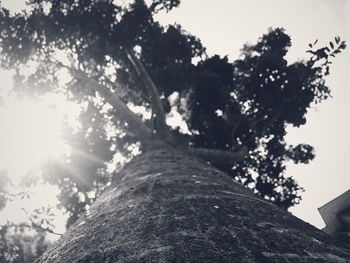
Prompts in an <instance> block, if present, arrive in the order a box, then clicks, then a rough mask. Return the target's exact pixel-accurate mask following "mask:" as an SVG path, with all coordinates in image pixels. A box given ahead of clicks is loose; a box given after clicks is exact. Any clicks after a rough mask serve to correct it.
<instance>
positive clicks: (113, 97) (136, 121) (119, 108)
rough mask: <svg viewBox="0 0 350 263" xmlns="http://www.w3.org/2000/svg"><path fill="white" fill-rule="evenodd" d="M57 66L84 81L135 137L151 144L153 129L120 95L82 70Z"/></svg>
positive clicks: (59, 63) (60, 64) (58, 63)
mask: <svg viewBox="0 0 350 263" xmlns="http://www.w3.org/2000/svg"><path fill="white" fill-rule="evenodd" d="M56 65H58V66H60V67H62V68H66V69H68V70H69V71H70V72H72V73H73V74H74V75H75V76H78V77H79V78H81V79H83V80H84V81H85V83H86V84H87V85H89V87H90V88H91V89H92V90H93V91H95V92H98V93H99V94H101V95H103V98H104V99H105V101H106V102H107V103H109V104H111V105H112V107H113V108H114V109H115V113H116V114H117V116H118V118H119V119H120V120H121V121H122V122H125V123H127V124H128V126H129V128H130V130H131V131H132V132H133V134H134V135H135V137H137V138H138V139H139V140H140V141H141V142H143V143H148V142H149V139H150V138H151V136H152V135H153V133H152V131H151V129H149V128H148V127H147V126H146V125H145V123H144V122H143V121H142V120H141V119H140V118H139V117H138V116H137V115H136V114H135V113H134V112H132V111H131V110H130V109H129V107H128V106H127V105H125V103H124V102H123V101H122V100H121V99H120V98H119V96H118V94H116V93H115V92H112V91H111V90H109V89H108V88H106V87H104V86H103V85H101V84H100V83H99V82H98V81H96V80H95V79H93V78H90V77H88V76H87V75H86V73H85V72H83V71H81V70H78V69H75V68H72V67H69V66H66V65H64V64H62V63H61V62H56Z"/></svg>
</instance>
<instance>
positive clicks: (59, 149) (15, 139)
mask: <svg viewBox="0 0 350 263" xmlns="http://www.w3.org/2000/svg"><path fill="white" fill-rule="evenodd" d="M46 101H47V100H46ZM65 106H66V105H64V104H62V102H61V105H60V107H57V106H56V107H52V106H51V107H49V105H47V103H44V102H43V101H39V102H33V101H30V100H21V101H14V100H10V101H7V102H6V104H5V105H2V107H1V108H0V121H1V129H0V168H1V169H6V170H8V172H9V174H10V177H11V178H12V179H14V178H13V177H15V178H20V177H22V176H23V175H25V174H26V173H27V172H28V171H29V170H30V169H32V168H36V167H38V166H39V165H40V164H42V163H43V162H44V161H47V160H58V159H60V158H62V157H64V156H66V155H68V154H69V147H68V146H67V145H66V144H65V143H64V142H63V140H62V139H61V137H62V134H61V133H62V129H61V123H62V121H63V118H64V117H65V116H66V115H67V114H68V112H64V111H63V110H61V111H59V110H58V109H60V108H61V109H64V108H65Z"/></svg>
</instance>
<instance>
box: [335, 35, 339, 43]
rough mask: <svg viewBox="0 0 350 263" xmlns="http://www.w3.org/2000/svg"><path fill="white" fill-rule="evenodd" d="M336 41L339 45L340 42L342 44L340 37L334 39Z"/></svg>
mask: <svg viewBox="0 0 350 263" xmlns="http://www.w3.org/2000/svg"><path fill="white" fill-rule="evenodd" d="M334 40H335V43H337V44H339V42H340V37H339V36H336V37H335V38H334Z"/></svg>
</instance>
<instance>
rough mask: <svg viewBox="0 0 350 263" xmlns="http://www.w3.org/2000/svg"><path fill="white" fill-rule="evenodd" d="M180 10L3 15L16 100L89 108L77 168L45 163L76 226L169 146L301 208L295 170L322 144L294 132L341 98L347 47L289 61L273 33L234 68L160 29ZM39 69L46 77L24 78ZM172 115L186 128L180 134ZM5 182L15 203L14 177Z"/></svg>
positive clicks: (36, 5) (104, 4) (168, 5)
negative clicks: (138, 162) (123, 173)
mask: <svg viewBox="0 0 350 263" xmlns="http://www.w3.org/2000/svg"><path fill="white" fill-rule="evenodd" d="M179 3H180V1H179V0H153V1H143V0H135V1H133V2H130V3H125V2H123V1H120V3H119V1H109V0H106V1H100V0H88V1H86V0H63V1H62V0H61V1H57V0H50V1H49V0H30V1H28V9H27V10H26V12H23V13H20V14H16V15H11V14H10V12H9V11H8V10H6V9H4V8H2V9H1V10H0V24H1V27H0V47H1V56H0V59H1V60H0V61H1V66H2V67H3V68H6V69H15V71H16V74H15V76H14V92H15V93H16V94H17V95H18V96H29V97H32V98H34V99H35V98H37V97H38V96H41V95H43V94H45V93H48V92H61V93H64V94H65V95H66V96H67V99H69V100H71V101H74V102H76V103H79V104H80V105H81V108H82V112H81V115H80V125H79V128H78V129H74V128H73V127H70V126H69V124H68V123H67V125H66V127H65V129H66V132H65V138H64V139H65V140H66V142H67V144H68V145H69V146H70V147H71V149H72V152H71V154H70V156H69V157H67V158H69V162H67V163H65V165H62V163H55V162H51V163H46V164H45V166H43V167H42V175H41V176H42V178H44V180H45V181H47V182H49V183H51V184H55V185H58V186H59V188H60V190H61V193H60V195H59V200H60V202H61V204H62V207H63V208H64V209H65V210H66V211H67V212H68V213H69V220H68V223H67V224H68V225H70V224H72V223H73V222H75V221H76V219H77V218H78V217H79V216H80V215H81V214H82V213H83V212H85V211H86V210H88V209H89V206H90V205H91V204H92V202H93V201H94V200H95V199H96V197H97V196H98V195H99V194H100V193H101V192H102V191H103V189H104V188H105V187H106V185H108V183H109V182H110V180H111V178H112V177H113V174H114V173H116V172H117V171H118V167H120V166H121V165H122V164H123V162H124V161H126V160H128V159H130V158H131V157H132V156H133V155H134V154H135V153H137V152H138V151H143V150H146V149H148V148H151V147H156V145H158V144H159V143H162V142H166V143H167V144H170V145H173V146H176V147H180V148H181V149H183V150H184V151H188V152H191V153H193V154H195V155H198V156H200V157H202V158H203V159H205V160H207V161H208V162H210V163H211V164H212V165H214V166H216V167H217V168H219V169H221V170H223V171H225V172H227V173H228V174H229V175H231V176H232V177H233V178H234V179H236V180H238V181H240V182H241V183H243V184H244V185H246V186H247V187H249V188H251V189H252V190H253V191H254V192H256V193H258V194H259V195H261V196H262V197H264V198H266V199H268V200H271V201H273V202H274V203H276V204H277V205H278V206H280V207H283V208H285V209H287V208H289V207H291V206H293V205H295V204H297V203H298V202H299V201H300V199H301V191H302V187H301V186H299V185H298V183H297V182H296V181H295V180H294V179H293V177H291V176H289V175H288V174H287V173H286V162H287V161H289V160H292V161H294V162H295V163H308V162H309V161H311V160H312V159H313V158H314V156H315V154H314V150H313V147H312V146H311V145H308V144H298V145H289V144H288V143H287V142H286V140H285V135H286V127H287V126H288V125H292V126H295V127H299V126H301V125H303V124H305V123H306V118H305V115H306V113H307V110H308V108H309V107H310V105H312V104H313V103H319V102H321V101H322V100H324V99H327V98H328V97H329V96H330V89H329V88H328V87H327V86H326V84H325V76H327V75H328V74H329V66H330V64H331V59H332V58H333V57H334V56H335V55H336V54H338V53H340V52H341V50H342V49H344V48H345V42H344V41H342V40H341V39H340V38H339V37H336V38H335V39H334V40H333V41H332V42H330V43H329V44H328V45H327V46H324V47H323V46H321V47H320V48H319V47H318V43H313V44H310V50H308V53H309V56H308V57H306V59H305V60H301V61H298V62H294V63H290V62H288V61H287V60H286V54H287V52H288V49H289V47H290V46H291V38H290V36H289V35H288V34H287V33H286V32H285V30H284V29H282V28H275V29H269V30H268V32H266V33H265V34H264V35H263V36H262V37H261V38H260V39H259V40H258V42H257V43H255V44H246V45H245V46H244V47H243V49H242V53H241V56H240V58H239V59H237V60H235V61H234V62H230V61H229V60H228V58H227V56H226V57H222V56H219V55H214V56H211V57H210V56H208V55H207V54H206V50H205V47H203V45H202V44H201V41H200V39H198V38H196V37H195V36H193V35H191V34H190V33H189V32H186V31H185V30H184V29H183V28H181V26H180V25H169V26H162V25H160V24H159V23H158V22H157V21H155V19H154V14H155V13H157V12H159V11H166V12H168V11H171V9H172V8H174V7H177V6H178V5H179ZM62 54H63V55H62ZM33 62H34V63H33ZM28 63H31V65H33V64H34V65H35V68H34V69H33V70H32V72H31V73H30V74H27V73H26V74H24V73H23V71H22V70H21V65H25V64H28ZM62 76H64V77H62ZM135 108H138V109H141V110H139V111H138V112H135V110H134V109H135ZM173 112H177V113H178V114H180V115H181V117H182V120H183V123H182V124H181V125H180V124H178V125H177V126H173V127H170V126H169V125H168V124H167V122H166V120H167V119H169V116H170V115H171V114H172V113H173ZM116 155H118V156H123V158H122V159H120V158H119V159H117V158H115V156H116ZM116 160H122V161H119V163H118V162H116ZM108 164H109V165H111V164H113V165H114V169H113V170H112V171H110V169H107V167H108ZM0 180H1V182H2V183H1V184H0V187H1V188H0V191H1V195H0V198H1V199H0V201H1V202H2V205H4V204H5V203H6V200H7V198H8V196H9V194H10V193H7V192H6V187H5V185H6V182H8V180H9V178H7V177H6V172H4V173H3V175H1V176H0ZM38 225H40V220H39V221H38ZM2 229H4V228H2ZM1 249H2V247H1V245H0V252H1Z"/></svg>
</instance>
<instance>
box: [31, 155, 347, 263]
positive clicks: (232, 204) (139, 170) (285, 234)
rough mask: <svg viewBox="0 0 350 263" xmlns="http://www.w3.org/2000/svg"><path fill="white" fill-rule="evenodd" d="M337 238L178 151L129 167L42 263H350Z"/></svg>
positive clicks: (142, 158) (145, 158) (145, 157)
mask: <svg viewBox="0 0 350 263" xmlns="http://www.w3.org/2000/svg"><path fill="white" fill-rule="evenodd" d="M349 258H350V251H349V250H348V249H347V248H344V247H342V246H340V245H339V244H335V243H334V242H333V240H332V239H331V237H330V236H328V235H327V234H325V233H323V232H322V231H320V230H318V229H316V228H315V227H313V226H311V225H309V224H307V223H305V222H303V221H302V220H300V219H298V218H296V217H294V216H292V215H291V214H290V213H288V212H286V211H284V210H282V209H279V208H278V207H276V206H275V205H273V204H271V203H270V202H268V201H265V200H263V199H261V198H259V197H257V196H256V195H255V194H253V193H252V192H251V191H249V190H248V189H246V188H244V187H243V186H242V185H240V184H238V183H236V182H234V181H233V180H232V179H231V178H230V177H228V176H227V175H226V174H224V173H222V172H220V171H218V170H216V169H214V168H213V167H211V166H209V165H207V164H205V163H204V162H201V161H199V160H197V159H195V158H193V157H191V156H188V155H185V154H183V153H180V152H176V151H172V150H168V149H167V150H158V151H151V152H147V153H145V154H142V155H140V156H138V157H136V158H135V159H134V160H133V161H131V162H130V163H129V164H127V165H126V167H125V168H124V169H123V170H122V172H121V173H119V174H118V176H117V177H116V178H115V180H114V182H113V184H112V185H111V186H110V187H109V188H108V189H107V190H106V191H105V192H104V193H103V194H102V195H101V196H100V197H99V198H98V200H97V201H96V202H95V203H94V205H93V206H92V207H91V210H90V212H89V213H88V214H86V215H85V216H83V217H82V218H80V219H79V220H78V221H77V222H76V223H75V224H74V225H73V226H72V227H71V228H70V229H69V230H68V232H67V233H66V234H65V235H64V236H63V238H62V239H61V240H60V241H59V242H58V243H57V245H56V247H54V248H53V249H52V250H51V251H49V252H48V253H46V254H45V255H44V256H43V257H42V258H41V259H40V260H39V261H38V262H40V263H44V262H60V263H62V262H111V263H112V262H113V263H114V262H259V263H264V262H278V263H280V262H297V263H302V262H307V263H312V262H318V263H322V262H327V263H330V262H334V263H335V262H337V263H345V262H350V260H349Z"/></svg>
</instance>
